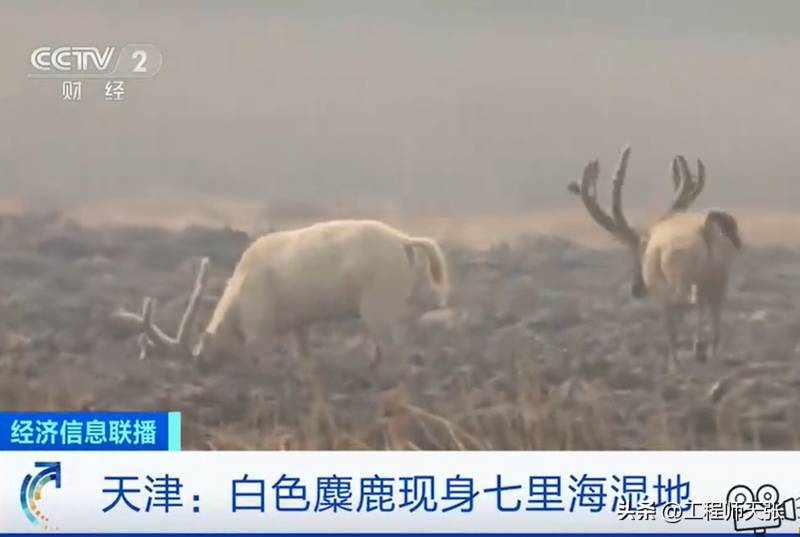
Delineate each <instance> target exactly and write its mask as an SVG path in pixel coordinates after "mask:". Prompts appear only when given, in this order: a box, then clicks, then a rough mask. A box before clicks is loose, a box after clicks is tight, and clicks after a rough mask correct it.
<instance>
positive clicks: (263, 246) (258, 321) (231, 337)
mask: <svg viewBox="0 0 800 537" xmlns="http://www.w3.org/2000/svg"><path fill="white" fill-rule="evenodd" d="M417 251H419V252H421V253H422V254H423V256H424V258H425V259H426V260H427V265H428V276H429V279H430V282H431V283H432V287H433V289H434V291H435V292H436V295H437V297H438V302H439V305H440V306H442V307H443V306H445V305H446V302H447V295H448V277H447V266H446V264H445V260H444V256H443V255H442V251H441V249H440V247H439V245H438V244H437V243H436V242H435V241H434V240H432V239H429V238H424V237H410V236H408V235H406V234H404V233H402V232H401V231H398V230H397V229H394V228H392V227H390V226H388V225H386V224H384V223H381V222H377V221H373V220H340V221H332V222H325V223H319V224H314V225H311V226H308V227H304V228H301V229H295V230H291V231H280V232H274V233H270V234H268V235H264V236H262V237H260V238H258V239H256V240H255V241H254V242H253V243H252V244H250V246H249V247H248V248H247V249H246V250H245V252H244V253H243V254H242V256H241V258H240V259H239V262H238V264H237V265H236V268H235V270H234V272H233V275H232V276H231V278H230V279H229V280H228V282H227V285H226V287H225V290H224V291H223V293H222V296H221V298H220V299H219V301H218V302H217V305H216V308H215V309H214V313H213V315H212V317H211V321H210V322H209V323H208V325H207V327H206V329H205V331H204V332H203V334H202V335H201V337H200V340H199V341H198V343H197V345H195V346H194V348H192V347H191V345H190V341H189V340H190V338H191V333H192V331H193V328H192V327H193V325H194V323H195V319H196V316H197V309H198V306H199V303H200V298H201V296H202V294H203V292H204V290H205V286H206V281H207V268H208V259H203V261H202V262H201V264H200V269H199V271H198V274H197V279H196V282H195V287H194V291H193V293H192V294H191V296H190V299H189V302H188V304H187V307H186V310H185V312H184V315H183V318H182V320H181V323H180V326H179V328H178V333H177V335H176V337H170V336H168V335H166V334H165V333H164V332H163V330H161V329H160V328H159V327H158V326H157V325H156V324H155V323H154V322H153V309H154V303H153V300H152V299H151V298H145V300H144V306H143V310H142V313H141V314H136V313H132V312H130V311H125V310H119V311H117V312H115V313H114V314H113V315H112V318H113V319H114V321H115V322H116V323H117V325H118V326H122V327H124V328H125V329H126V330H127V331H129V333H139V334H140V339H139V341H140V346H141V349H142V353H141V357H142V358H144V357H145V356H146V355H147V353H148V352H149V350H158V351H161V352H164V353H170V354H177V355H181V356H188V357H200V356H204V357H213V356H219V355H220V354H229V355H236V354H237V353H240V352H242V351H244V350H247V349H254V348H256V347H258V346H260V345H262V344H264V343H265V342H266V341H267V340H268V338H270V337H271V336H274V335H279V334H282V333H293V334H294V335H295V336H296V339H297V342H298V344H299V345H298V346H299V349H300V352H301V354H302V355H303V358H304V359H305V360H306V361H308V360H309V351H308V343H307V329H308V327H309V325H311V324H312V323H315V322H317V321H325V320H334V319H342V318H350V317H360V318H361V319H362V320H363V322H364V323H365V324H366V327H367V330H368V331H369V333H371V335H372V336H373V337H374V338H375V340H376V343H377V353H376V358H378V357H380V356H381V355H385V354H387V352H389V353H392V352H393V351H394V348H395V345H396V340H395V327H396V323H397V322H398V320H399V319H400V318H401V317H402V315H403V313H404V312H405V307H406V301H407V298H408V297H409V295H410V293H411V291H412V288H413V285H414V277H415V271H414V263H415V258H416V256H415V253H416V252H417Z"/></svg>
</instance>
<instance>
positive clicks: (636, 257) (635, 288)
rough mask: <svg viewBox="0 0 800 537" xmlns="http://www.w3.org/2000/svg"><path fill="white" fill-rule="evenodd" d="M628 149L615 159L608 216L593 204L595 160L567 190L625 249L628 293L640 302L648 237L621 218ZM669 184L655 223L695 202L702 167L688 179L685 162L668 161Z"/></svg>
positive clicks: (702, 182)
mask: <svg viewBox="0 0 800 537" xmlns="http://www.w3.org/2000/svg"><path fill="white" fill-rule="evenodd" d="M630 153H631V148H630V147H625V148H624V149H623V150H622V153H621V155H620V158H619V163H618V164H617V170H616V172H615V173H614V180H613V183H612V190H611V214H609V213H608V212H606V211H605V210H604V209H603V208H602V207H600V205H599V203H598V202H597V179H598V176H599V175H600V164H599V162H598V161H597V160H596V159H595V160H592V161H591V162H589V163H588V164H587V165H586V167H585V168H584V169H583V177H582V178H581V182H580V184H578V183H576V182H574V181H573V182H571V183H570V184H569V185H568V190H569V191H570V192H571V193H573V194H575V195H576V196H579V197H580V198H581V201H582V202H583V205H584V207H585V208H586V210H587V211H588V213H589V215H590V216H591V217H592V219H593V220H594V221H595V222H596V223H597V224H598V225H600V227H602V228H603V229H605V230H606V231H608V232H609V233H610V234H611V236H612V237H614V238H615V239H616V240H617V241H619V242H620V243H622V244H623V245H625V247H626V248H627V249H628V251H629V252H630V254H631V259H632V276H633V281H632V283H631V293H632V294H633V296H634V297H636V298H641V297H643V296H645V295H646V294H647V287H646V286H645V283H644V279H643V278H642V259H641V258H642V252H643V251H644V248H645V246H646V245H647V237H648V233H647V232H646V231H645V232H640V231H637V230H636V229H634V228H633V227H631V225H630V224H629V223H628V220H627V219H626V218H625V213H624V211H623V208H622V189H623V186H624V184H625V174H626V173H627V171H628V159H629V157H630ZM671 169H672V182H673V186H674V190H675V194H674V197H673V200H672V203H671V204H670V206H669V208H668V210H667V211H666V212H665V213H664V215H663V216H662V217H661V219H660V220H659V221H663V220H666V219H668V218H670V217H671V216H672V215H674V214H676V213H680V212H684V211H686V210H687V209H688V208H689V207H690V206H691V205H692V203H694V201H695V200H696V199H697V197H698V196H699V195H700V193H701V192H702V191H703V187H704V186H705V176H706V172H705V166H704V165H703V162H702V161H700V160H699V159H698V161H697V176H696V177H692V173H691V171H690V170H689V165H688V163H687V162H686V159H685V158H684V157H683V156H681V155H678V156H677V157H675V158H674V159H672V166H671Z"/></svg>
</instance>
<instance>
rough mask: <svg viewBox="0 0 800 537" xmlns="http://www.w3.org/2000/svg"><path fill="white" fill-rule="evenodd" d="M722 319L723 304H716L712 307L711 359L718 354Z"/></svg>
mask: <svg viewBox="0 0 800 537" xmlns="http://www.w3.org/2000/svg"><path fill="white" fill-rule="evenodd" d="M721 321H722V306H721V304H714V305H713V306H712V307H711V353H710V354H711V359H714V358H715V357H716V355H717V348H718V347H719V341H720V325H721V324H722V323H721Z"/></svg>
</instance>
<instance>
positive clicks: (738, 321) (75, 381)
mask: <svg viewBox="0 0 800 537" xmlns="http://www.w3.org/2000/svg"><path fill="white" fill-rule="evenodd" d="M248 242H249V239H248V237H247V236H246V235H245V234H243V233H240V232H237V231H233V230H229V229H227V230H226V229H210V228H200V227H189V228H186V229H183V230H181V231H167V230H164V229H160V228H146V227H91V228H87V227H83V226H81V225H78V224H76V223H74V222H71V221H68V220H65V219H64V218H62V217H61V216H60V215H58V214H19V215H16V216H7V217H2V219H0V408H2V409H6V410H16V409H37V410H48V409H98V410H103V409H142V410H146V409H175V410H180V411H182V412H183V419H184V431H183V435H184V448H186V449H531V450H539V449H798V448H800V438H798V432H797V431H798V430H800V428H798V425H800V401H798V399H797V397H796V395H795V394H796V393H797V389H798V387H800V370H798V368H797V366H795V363H796V362H797V360H798V358H800V251H798V250H796V249H790V248H775V247H769V248H766V247H761V248H758V247H751V248H748V249H747V250H745V252H744V253H743V255H742V258H741V259H740V262H739V263H738V266H737V267H736V270H735V272H734V278H733V280H732V283H731V289H730V299H729V305H728V307H727V309H726V314H725V319H724V325H723V326H724V330H725V333H726V335H725V340H724V341H725V343H724V345H723V347H722V348H721V349H720V353H719V355H718V356H717V357H716V359H715V360H713V361H710V362H708V363H698V362H696V361H695V360H694V359H693V355H692V353H691V350H690V347H691V344H690V342H689V341H681V349H682V350H681V353H680V363H679V366H678V368H677V370H676V371H675V372H674V373H668V372H667V371H666V367H665V366H666V363H665V356H666V348H665V343H662V341H663V337H662V335H663V328H662V321H661V319H660V312H659V310H658V309H657V308H655V307H653V305H652V304H647V303H641V302H636V301H634V300H633V299H631V298H630V297H629V295H630V293H629V289H628V282H627V279H628V278H627V272H628V271H627V270H626V269H627V265H626V260H625V259H624V257H623V256H620V255H618V252H615V251H609V250H594V249H589V248H585V247H582V246H578V245H576V244H575V243H572V242H568V241H565V240H562V239H559V238H554V237H549V236H531V237H529V238H526V239H522V240H518V241H515V242H514V243H513V244H505V243H498V244H495V245H494V246H492V247H491V248H489V249H486V250H469V249H465V248H463V247H459V246H456V245H454V244H447V243H445V244H444V247H445V250H446V252H445V253H446V255H447V257H448V261H449V264H450V267H451V271H452V280H453V282H452V287H453V291H452V300H451V302H452V308H450V309H447V310H434V311H429V312H427V313H424V314H423V315H422V316H421V317H420V319H419V320H418V321H417V322H415V323H410V324H409V332H408V335H407V337H406V340H405V342H404V344H405V346H406V348H407V350H408V353H409V355H410V357H411V358H410V362H409V364H408V367H407V368H406V369H405V370H404V371H402V372H400V373H401V374H398V375H396V376H395V377H394V379H395V380H394V382H383V383H375V382H372V381H371V379H370V377H369V376H368V375H367V374H365V373H364V372H365V371H367V363H368V362H369V359H370V354H371V352H372V347H371V344H370V343H369V342H368V341H367V340H366V339H365V338H364V336H363V331H362V327H361V326H360V324H359V323H358V322H356V321H353V322H349V321H348V322H337V323H334V324H329V325H321V326H318V327H316V328H315V329H314V330H312V334H311V349H312V352H313V353H314V356H315V357H316V359H317V372H316V375H315V378H316V381H315V382H313V383H310V382H308V380H307V378H306V377H305V376H304V372H303V369H302V367H301V366H300V365H299V364H297V363H294V362H293V361H292V359H291V356H293V353H292V352H291V350H292V349H291V348H290V341H283V340H279V341H278V340H276V341H275V342H274V343H273V344H272V345H270V347H269V348H265V349H264V352H263V353H261V355H260V356H253V357H239V358H237V359H235V360H228V361H224V362H215V363H204V362H200V363H195V362H193V361H192V360H189V359H179V358H167V357H163V358H162V357H159V356H151V357H149V358H148V359H147V360H144V361H140V360H138V359H137V356H138V355H139V348H138V346H137V341H136V338H129V337H122V336H123V335H124V334H122V333H120V334H117V333H115V331H114V326H113V324H112V323H110V322H109V314H110V313H111V312H112V311H114V310H115V308H116V307H117V306H118V305H120V304H123V305H125V306H126V307H127V308H129V309H133V310H138V309H139V308H140V307H141V303H140V298H141V296H143V295H145V294H147V295H152V296H153V297H154V298H155V299H157V300H158V303H159V309H158V314H157V315H158V322H159V323H160V324H161V325H162V326H163V327H164V329H165V331H167V332H168V333H176V331H177V327H178V324H179V322H180V317H181V313H182V312H183V310H184V307H185V304H186V301H187V300H188V299H189V293H190V291H191V290H190V289H187V288H186V287H187V286H186V285H185V282H187V281H191V279H192V278H193V275H194V271H195V269H196V267H197V261H198V259H199V258H201V257H209V258H210V260H211V264H210V269H209V282H208V291H209V294H210V297H209V298H208V299H207V300H206V301H204V302H203V304H202V305H201V307H200V312H199V316H200V318H201V319H207V318H208V316H209V315H210V312H211V310H212V308H213V305H214V301H215V299H216V297H217V296H218V295H219V293H220V292H221V290H222V288H223V286H224V283H225V280H226V278H227V277H228V276H229V275H230V271H231V270H232V268H233V265H234V263H235V262H236V260H237V259H238V257H239V255H240V254H241V252H242V251H243V250H244V248H245V246H246V245H247V244H248ZM175 289H181V290H185V294H184V295H182V296H175V295H174V294H173V293H174V290H175ZM415 302H416V305H417V307H418V309H420V310H422V309H424V308H425V307H426V306H429V305H430V304H431V297H430V296H429V295H428V294H427V293H426V289H425V288H424V287H423V288H420V290H419V292H418V293H417V296H416V297H415Z"/></svg>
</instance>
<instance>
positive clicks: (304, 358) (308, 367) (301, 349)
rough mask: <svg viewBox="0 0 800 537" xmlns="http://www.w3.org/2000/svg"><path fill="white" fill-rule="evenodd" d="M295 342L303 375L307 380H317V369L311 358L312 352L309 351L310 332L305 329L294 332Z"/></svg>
mask: <svg viewBox="0 0 800 537" xmlns="http://www.w3.org/2000/svg"><path fill="white" fill-rule="evenodd" d="M294 340H295V344H296V348H297V354H299V357H300V361H301V362H302V364H303V365H302V367H303V373H304V374H305V377H306V380H308V381H309V382H313V381H314V378H315V374H314V373H315V371H314V370H315V367H314V363H313V360H312V358H311V352H310V351H309V349H308V330H306V329H305V328H298V329H297V330H295V331H294Z"/></svg>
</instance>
